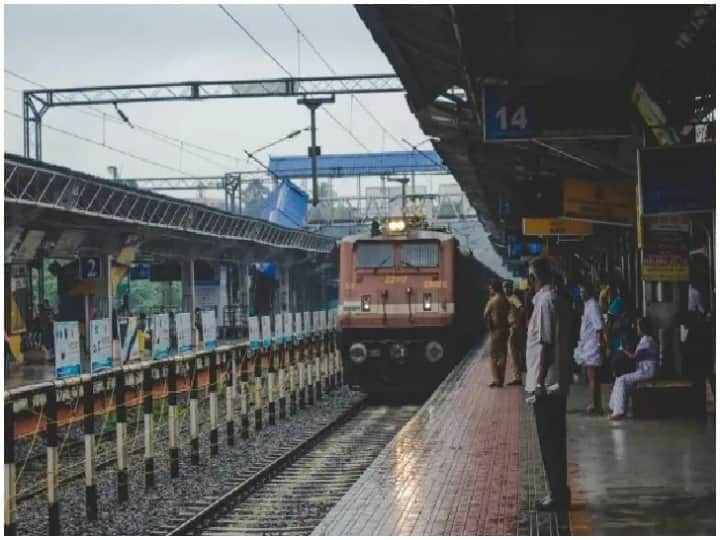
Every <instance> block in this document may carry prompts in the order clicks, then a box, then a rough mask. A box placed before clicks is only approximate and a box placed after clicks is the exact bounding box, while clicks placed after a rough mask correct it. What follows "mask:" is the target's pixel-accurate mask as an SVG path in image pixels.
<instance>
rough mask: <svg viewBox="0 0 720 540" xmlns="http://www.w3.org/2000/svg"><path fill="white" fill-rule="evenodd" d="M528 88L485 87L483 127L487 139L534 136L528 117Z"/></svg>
mask: <svg viewBox="0 0 720 540" xmlns="http://www.w3.org/2000/svg"><path fill="white" fill-rule="evenodd" d="M528 98H529V96H528V92H527V89H526V88H509V87H495V86H488V87H485V88H483V127H484V131H485V140H486V141H507V140H517V139H527V138H530V137H532V136H533V129H531V126H530V124H529V120H530V119H529V118H528Z"/></svg>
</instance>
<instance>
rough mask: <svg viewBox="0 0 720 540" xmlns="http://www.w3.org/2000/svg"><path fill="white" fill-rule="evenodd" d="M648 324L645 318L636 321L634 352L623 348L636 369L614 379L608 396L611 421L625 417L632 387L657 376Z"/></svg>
mask: <svg viewBox="0 0 720 540" xmlns="http://www.w3.org/2000/svg"><path fill="white" fill-rule="evenodd" d="M650 332H651V328H650V322H649V321H648V319H647V318H646V317H643V318H641V319H638V321H637V333H638V335H639V336H640V341H639V342H638V344H637V347H636V348H635V352H630V351H628V350H627V349H625V348H623V349H622V351H623V353H624V354H625V355H626V356H627V357H628V358H632V359H634V360H636V361H637V367H636V369H635V371H633V372H632V373H627V374H625V375H621V376H620V377H618V378H617V379H615V384H613V389H612V393H611V394H610V403H609V407H610V411H611V416H610V419H611V420H617V419H618V418H622V417H623V416H625V408H626V407H627V401H628V395H629V392H630V390H631V389H632V387H633V386H635V385H636V384H637V383H639V382H642V381H648V380H650V379H653V378H655V377H656V376H657V374H658V372H659V357H658V347H657V343H656V342H655V339H654V338H653V337H652V336H651V335H650Z"/></svg>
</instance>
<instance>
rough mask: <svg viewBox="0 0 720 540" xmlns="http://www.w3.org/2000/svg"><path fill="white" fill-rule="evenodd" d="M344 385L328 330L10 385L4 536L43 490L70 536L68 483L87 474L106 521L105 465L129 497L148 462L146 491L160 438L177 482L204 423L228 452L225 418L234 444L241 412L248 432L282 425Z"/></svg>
mask: <svg viewBox="0 0 720 540" xmlns="http://www.w3.org/2000/svg"><path fill="white" fill-rule="evenodd" d="M342 384H343V383H342V363H341V361H340V356H339V352H338V349H337V347H336V336H335V332H334V331H327V332H323V333H320V334H317V335H315V336H313V337H312V338H307V339H302V340H297V339H296V340H294V341H293V342H290V343H285V344H273V345H272V346H271V347H270V348H261V349H259V350H251V349H250V347H249V344H248V342H246V341H243V342H239V343H236V344H231V345H223V346H219V347H218V348H217V349H215V350H212V351H196V352H193V353H191V354H186V355H178V356H174V357H171V358H168V359H164V360H153V361H142V362H136V363H130V364H127V365H124V366H121V367H115V368H112V369H108V370H106V371H102V372H98V373H93V374H84V375H81V376H79V377H72V378H67V379H62V380H56V381H53V382H45V383H40V384H34V385H29V386H25V387H21V388H17V389H13V390H9V391H6V392H5V396H4V399H5V477H6V479H5V534H11V535H14V534H17V505H18V502H21V501H24V500H29V499H34V500H33V501H29V503H30V504H36V501H37V499H38V498H40V497H43V496H44V497H45V499H46V501H47V505H48V533H49V534H51V535H57V534H61V530H62V524H61V520H60V516H61V512H60V504H61V501H62V497H61V489H62V486H63V484H64V483H66V482H71V481H76V482H79V481H80V479H81V478H84V484H85V507H86V508H85V510H86V512H85V514H86V519H88V520H91V521H92V520H97V519H98V500H99V497H98V492H97V487H96V479H97V472H98V470H99V469H101V468H106V467H108V466H111V465H113V464H114V466H115V470H116V477H117V502H120V503H123V502H125V501H127V500H129V497H130V492H129V490H130V482H129V478H130V472H131V470H134V469H135V468H137V467H142V469H143V470H144V472H143V475H144V479H145V481H144V485H145V489H146V490H148V489H152V488H153V486H154V485H155V482H156V475H155V458H156V457H157V455H158V454H157V452H156V451H155V445H156V444H157V443H158V442H159V441H163V440H167V442H168V444H167V447H168V454H169V455H168V457H169V469H170V478H171V481H172V479H174V478H177V477H178V476H179V474H180V467H181V459H180V453H181V449H182V448H187V449H189V457H190V460H189V461H190V464H191V466H197V465H199V464H200V461H201V453H200V444H201V437H200V434H201V429H205V428H204V426H208V427H207V429H209V433H208V440H209V446H210V456H211V457H210V459H212V457H213V456H216V455H218V454H219V453H220V451H221V450H220V447H221V445H220V442H219V433H220V431H221V430H220V424H221V423H224V425H225V429H224V430H223V431H224V432H225V436H224V439H225V444H226V445H227V446H233V445H234V444H235V425H236V422H235V420H236V419H238V417H239V421H240V422H239V424H240V436H241V438H243V439H248V438H250V437H251V434H253V433H257V432H258V431H260V430H261V429H263V426H264V423H265V419H266V418H267V423H268V424H270V425H273V424H275V423H276V422H277V419H278V414H277V413H278V412H279V419H280V420H283V419H285V418H286V417H287V416H288V413H289V415H294V414H295V413H296V412H297V411H298V410H299V409H302V408H304V407H305V404H306V402H307V403H309V404H313V403H315V402H316V400H319V399H322V397H323V395H325V394H326V393H327V392H329V391H332V390H334V389H337V388H339V387H340V386H342ZM220 399H224V401H225V412H224V415H221V412H220V408H219V404H220ZM288 401H289V406H288ZM238 402H239V403H238ZM238 405H239V407H238ZM250 411H254V415H253V416H254V423H253V425H252V429H251V424H250V418H251V415H250ZM221 416H224V418H221ZM201 417H202V418H204V419H205V420H204V421H201ZM97 428H99V429H97ZM43 444H44V445H45V447H46V448H45V453H43V452H42V449H41V447H42V446H43ZM43 457H44V459H43ZM43 465H44V466H43Z"/></svg>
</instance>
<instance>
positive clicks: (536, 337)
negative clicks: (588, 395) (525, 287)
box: [525, 257, 570, 512]
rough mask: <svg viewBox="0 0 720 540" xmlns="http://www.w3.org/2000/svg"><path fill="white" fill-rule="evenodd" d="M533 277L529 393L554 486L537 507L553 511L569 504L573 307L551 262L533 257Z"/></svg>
mask: <svg viewBox="0 0 720 540" xmlns="http://www.w3.org/2000/svg"><path fill="white" fill-rule="evenodd" d="M529 279H530V283H531V285H532V287H533V289H534V290H535V296H534V298H533V304H534V305H533V310H532V315H531V317H530V323H529V325H528V330H527V347H526V361H527V378H526V381H525V390H526V391H528V392H530V393H532V394H533V397H532V398H531V401H532V402H533V404H534V410H535V423H536V426H537V431H538V439H539V441H540V452H541V454H542V458H543V464H544V466H545V475H546V476H547V480H548V486H549V488H550V493H549V494H548V495H547V496H546V497H545V498H544V499H542V500H538V501H536V503H535V508H536V510H539V511H547V512H553V511H560V510H566V509H567V508H568V507H569V505H570V490H569V488H568V486H567V434H566V418H565V414H566V407H567V393H568V387H569V383H570V360H569V358H570V345H569V341H570V340H569V339H568V336H569V332H568V328H567V325H568V321H569V304H568V302H567V300H566V299H565V298H564V296H563V295H562V294H558V293H557V292H556V291H555V290H553V288H552V287H551V285H552V281H553V272H552V268H551V264H550V260H549V259H547V258H544V257H539V258H537V259H534V260H533V261H532V262H531V263H530V269H529Z"/></svg>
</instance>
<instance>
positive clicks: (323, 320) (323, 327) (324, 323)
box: [320, 309, 328, 332]
mask: <svg viewBox="0 0 720 540" xmlns="http://www.w3.org/2000/svg"><path fill="white" fill-rule="evenodd" d="M327 329H328V312H327V310H326V309H323V310H322V311H321V312H320V331H321V332H325V331H327Z"/></svg>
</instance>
